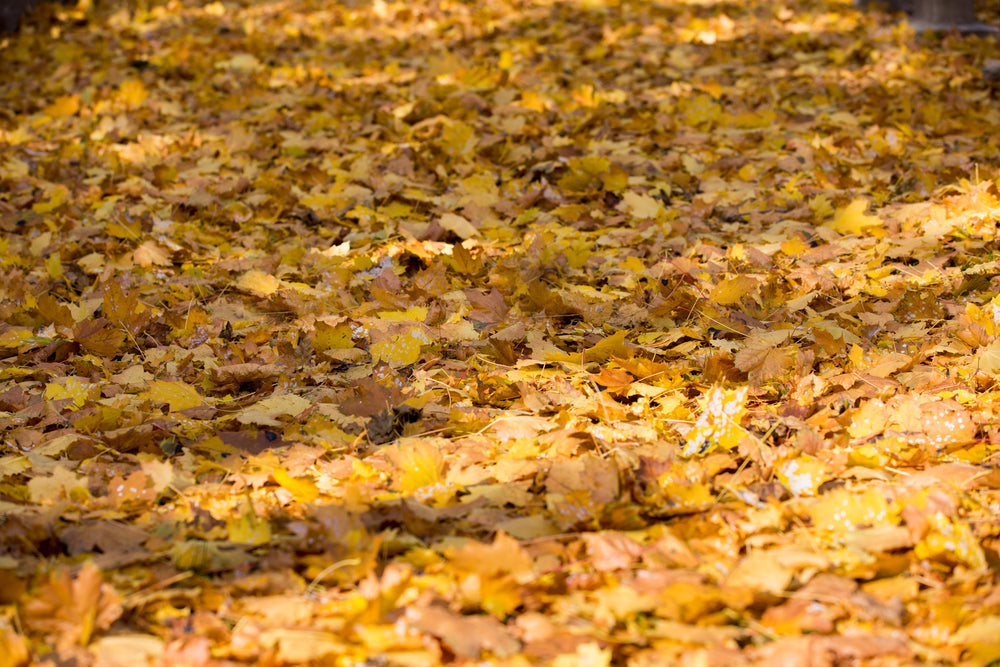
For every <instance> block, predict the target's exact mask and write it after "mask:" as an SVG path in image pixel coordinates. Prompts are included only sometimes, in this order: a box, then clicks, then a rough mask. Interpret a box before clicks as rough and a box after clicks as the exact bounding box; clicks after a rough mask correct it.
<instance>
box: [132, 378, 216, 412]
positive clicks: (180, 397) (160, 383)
mask: <svg viewBox="0 0 1000 667" xmlns="http://www.w3.org/2000/svg"><path fill="white" fill-rule="evenodd" d="M140 397H142V398H147V399H150V400H151V401H153V402H154V403H166V404H167V405H169V406H170V411H171V412H177V411H178V410H187V409H188V408H194V407H197V406H199V405H204V404H205V399H204V398H203V397H202V396H201V394H199V393H198V391H197V390H196V389H195V388H194V387H192V386H191V385H189V384H187V383H185V382H167V381H166V380H155V381H154V382H152V383H150V385H149V389H148V390H147V391H144V392H142V394H140Z"/></svg>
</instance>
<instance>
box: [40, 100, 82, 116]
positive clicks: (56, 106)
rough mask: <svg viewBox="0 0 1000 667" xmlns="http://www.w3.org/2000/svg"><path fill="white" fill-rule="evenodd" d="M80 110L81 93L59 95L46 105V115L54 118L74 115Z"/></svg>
mask: <svg viewBox="0 0 1000 667" xmlns="http://www.w3.org/2000/svg"><path fill="white" fill-rule="evenodd" d="M79 110H80V96H79V95H62V96H60V97H57V98H56V99H55V100H54V101H53V102H52V104H50V105H49V106H47V107H45V115H47V116H52V117H53V118H66V117H67V116H72V115H74V114H76V112H77V111H79Z"/></svg>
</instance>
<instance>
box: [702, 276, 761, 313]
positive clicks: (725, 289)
mask: <svg viewBox="0 0 1000 667" xmlns="http://www.w3.org/2000/svg"><path fill="white" fill-rule="evenodd" d="M758 284H760V281H759V280H758V279H757V278H753V277H751V276H743V275H740V276H733V277H732V278H726V279H725V280H723V281H722V282H720V283H719V284H718V285H716V286H715V287H714V288H713V289H712V294H711V296H710V297H709V298H711V300H712V301H714V302H715V303H717V304H719V305H720V306H732V305H735V304H737V303H739V302H740V299H742V298H743V297H744V296H746V295H747V294H749V293H750V291H751V290H753V288H755V287H756V286H757V285H758Z"/></svg>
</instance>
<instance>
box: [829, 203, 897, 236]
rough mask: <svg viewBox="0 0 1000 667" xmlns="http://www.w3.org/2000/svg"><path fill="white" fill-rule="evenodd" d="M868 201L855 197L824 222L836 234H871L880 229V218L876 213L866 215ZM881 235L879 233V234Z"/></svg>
mask: <svg viewBox="0 0 1000 667" xmlns="http://www.w3.org/2000/svg"><path fill="white" fill-rule="evenodd" d="M867 208H868V202H867V201H866V200H865V199H861V198H859V199H855V200H854V201H852V202H851V203H850V204H848V205H847V206H845V207H844V208H842V209H838V210H837V212H836V213H834V214H833V220H831V221H830V222H828V223H826V225H825V226H826V227H829V228H830V229H832V230H833V231H835V232H837V233H838V234H871V233H873V232H876V231H881V232H882V233H884V230H882V219H881V218H879V217H878V216H877V215H866V214H865V210H866V209H867ZM879 235H881V234H879Z"/></svg>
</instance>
